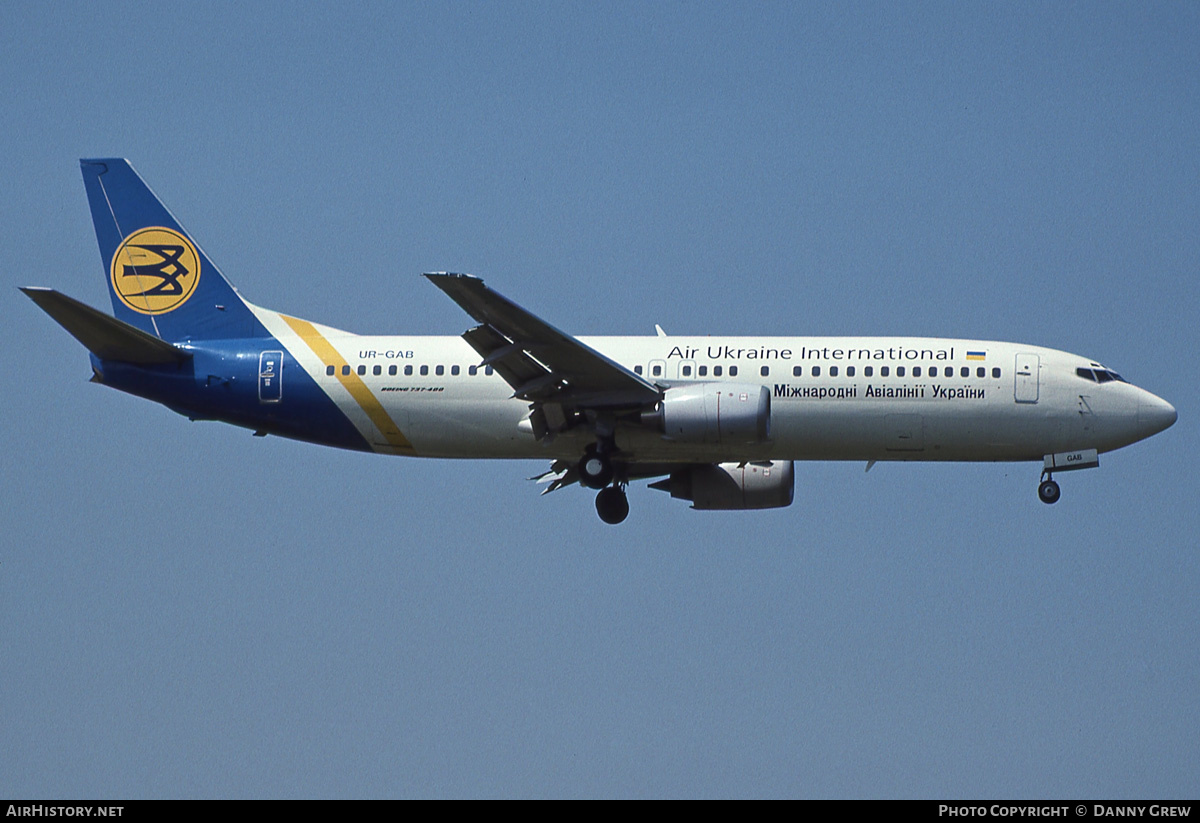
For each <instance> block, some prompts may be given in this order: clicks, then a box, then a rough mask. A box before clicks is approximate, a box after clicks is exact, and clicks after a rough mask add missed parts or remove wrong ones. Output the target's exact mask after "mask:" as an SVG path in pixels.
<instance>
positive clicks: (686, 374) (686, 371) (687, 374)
mask: <svg viewBox="0 0 1200 823" xmlns="http://www.w3.org/2000/svg"><path fill="white" fill-rule="evenodd" d="M683 376H684V377H691V376H692V367H691V366H684V367H683Z"/></svg>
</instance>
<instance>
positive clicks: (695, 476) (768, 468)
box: [650, 460, 796, 510]
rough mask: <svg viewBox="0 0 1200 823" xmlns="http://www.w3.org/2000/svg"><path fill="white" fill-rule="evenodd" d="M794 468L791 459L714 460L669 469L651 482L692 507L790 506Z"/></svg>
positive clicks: (763, 507)
mask: <svg viewBox="0 0 1200 823" xmlns="http://www.w3.org/2000/svg"><path fill="white" fill-rule="evenodd" d="M795 483H796V480H795V469H794V467H793V466H792V461H790V460H772V461H769V462H764V463H717V464H714V465H710V466H692V467H689V468H686V469H681V470H679V471H677V472H672V473H671V476H670V477H669V478H667V479H666V480H660V481H659V482H657V483H652V484H650V487H651V488H653V489H661V490H662V491H669V492H670V493H671V496H672V497H674V498H677V499H679V500H690V501H692V508H693V509H726V510H730V509H779V508H783V507H784V506H790V505H792V497H793V495H794V494H795Z"/></svg>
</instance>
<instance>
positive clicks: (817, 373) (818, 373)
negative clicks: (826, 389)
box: [812, 366, 821, 377]
mask: <svg viewBox="0 0 1200 823" xmlns="http://www.w3.org/2000/svg"><path fill="white" fill-rule="evenodd" d="M812 374H813V377H820V376H821V367H820V366H813V372H812Z"/></svg>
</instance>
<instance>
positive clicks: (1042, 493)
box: [1038, 472, 1062, 504]
mask: <svg viewBox="0 0 1200 823" xmlns="http://www.w3.org/2000/svg"><path fill="white" fill-rule="evenodd" d="M1038 497H1039V498H1040V499H1041V501H1042V502H1043V503H1047V504H1049V503H1057V502H1058V498H1060V497H1062V489H1060V488H1059V487H1058V483H1055V482H1054V480H1052V479H1051V478H1050V475H1049V474H1047V473H1045V472H1042V482H1041V483H1038Z"/></svg>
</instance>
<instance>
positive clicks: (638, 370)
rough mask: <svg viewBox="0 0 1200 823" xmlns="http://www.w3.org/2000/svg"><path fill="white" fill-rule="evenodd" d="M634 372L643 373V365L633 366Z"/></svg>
mask: <svg viewBox="0 0 1200 823" xmlns="http://www.w3.org/2000/svg"><path fill="white" fill-rule="evenodd" d="M633 373H634V374H641V373H642V367H641V366H634V367H633Z"/></svg>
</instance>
